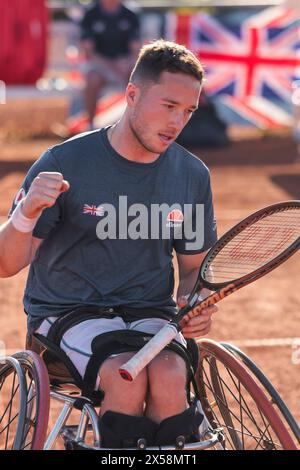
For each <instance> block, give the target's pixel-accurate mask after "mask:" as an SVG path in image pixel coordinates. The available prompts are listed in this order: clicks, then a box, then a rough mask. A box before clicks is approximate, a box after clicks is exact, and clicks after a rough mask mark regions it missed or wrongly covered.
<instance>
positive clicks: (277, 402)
mask: <svg viewBox="0 0 300 470" xmlns="http://www.w3.org/2000/svg"><path fill="white" fill-rule="evenodd" d="M221 345H222V346H224V347H225V348H226V349H228V351H230V352H232V353H233V354H234V355H235V356H236V357H237V358H239V359H240V360H241V361H242V362H243V364H244V365H245V366H246V367H247V369H248V370H249V371H250V372H251V373H252V374H253V376H254V377H255V379H256V380H257V381H258V383H259V385H260V387H263V390H264V392H265V393H266V395H267V396H268V398H269V401H270V402H271V403H272V405H273V406H276V407H277V408H278V410H279V411H280V413H281V415H282V417H283V418H284V420H285V421H286V423H287V424H288V426H289V428H290V429H291V431H292V432H293V434H294V436H295V438H296V439H297V441H298V443H299V444H300V428H299V426H298V424H297V422H296V420H295V418H294V417H293V415H292V413H291V412H290V410H289V409H288V407H287V405H286V404H285V402H284V401H283V399H282V398H281V396H280V395H279V393H278V392H277V390H276V388H275V387H274V386H273V385H272V383H271V382H270V380H269V379H268V377H267V376H266V375H265V374H264V373H263V371H262V370H261V369H260V368H259V367H258V366H257V364H255V362H254V361H252V359H250V357H249V356H247V354H245V353H244V352H243V351H241V350H240V349H239V348H238V347H237V346H235V345H233V344H230V343H221Z"/></svg>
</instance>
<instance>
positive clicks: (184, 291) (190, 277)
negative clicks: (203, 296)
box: [177, 268, 199, 298]
mask: <svg viewBox="0 0 300 470" xmlns="http://www.w3.org/2000/svg"><path fill="white" fill-rule="evenodd" d="M198 272H199V269H198V268H195V269H192V270H190V271H189V272H186V273H184V275H183V274H182V275H181V276H180V279H179V286H178V291H177V298H179V297H181V296H184V295H188V294H190V292H191V291H192V289H193V287H194V285H195V282H196V280H197V276H198Z"/></svg>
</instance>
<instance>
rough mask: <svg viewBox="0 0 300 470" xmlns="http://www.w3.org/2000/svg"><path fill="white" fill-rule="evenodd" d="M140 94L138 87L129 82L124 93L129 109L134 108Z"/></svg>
mask: <svg viewBox="0 0 300 470" xmlns="http://www.w3.org/2000/svg"><path fill="white" fill-rule="evenodd" d="M140 93H141V92H140V89H139V87H138V86H137V85H135V84H134V83H131V82H129V83H128V85H127V87H126V91H125V98H126V102H127V105H128V106H130V107H133V106H135V105H136V103H137V101H138V99H139V96H140Z"/></svg>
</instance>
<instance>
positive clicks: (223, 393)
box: [196, 339, 297, 450]
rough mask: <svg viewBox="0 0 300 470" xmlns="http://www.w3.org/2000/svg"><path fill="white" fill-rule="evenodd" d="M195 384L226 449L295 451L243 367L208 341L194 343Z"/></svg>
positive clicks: (280, 422)
mask: <svg viewBox="0 0 300 470" xmlns="http://www.w3.org/2000/svg"><path fill="white" fill-rule="evenodd" d="M198 346H199V352H200V364H199V368H198V371H197V374H196V381H197V384H198V387H199V391H200V397H201V401H202V407H203V410H204V412H205V414H206V416H207V418H208V420H209V421H210V423H211V425H212V427H213V428H219V427H221V428H223V430H224V433H225V436H226V442H225V446H226V449H234V450H279V449H297V446H296V444H295V442H294V440H293V438H292V437H291V434H290V433H289V431H288V429H287V427H286V425H285V424H284V423H283V421H282V420H281V418H280V416H279V414H278V413H277V411H276V410H275V409H274V407H273V406H272V404H271V403H270V401H269V399H268V397H267V396H266V394H265V393H264V392H263V390H262V389H261V388H260V387H259V385H258V384H257V382H256V381H255V380H254V379H253V377H252V376H251V374H250V373H249V372H248V371H247V369H246V367H245V366H244V365H243V364H242V363H241V362H240V361H239V360H238V359H237V358H236V357H235V356H234V355H233V354H232V353H231V352H229V351H228V350H227V349H225V348H224V347H223V346H221V345H220V344H218V343H216V342H215V341H212V340H207V339H201V340H199V341H198Z"/></svg>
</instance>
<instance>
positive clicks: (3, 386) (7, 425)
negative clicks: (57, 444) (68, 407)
mask: <svg viewBox="0 0 300 470" xmlns="http://www.w3.org/2000/svg"><path fill="white" fill-rule="evenodd" d="M49 400H50V391H49V378H48V373H47V369H46V367H45V365H44V363H43V361H42V359H41V358H40V357H39V356H38V355H37V354H36V353H34V352H32V351H21V352H19V353H16V354H14V355H13V356H11V357H6V358H4V359H2V360H1V363H0V449H1V450H3V449H5V450H9V449H14V450H17V449H32V450H39V449H42V448H43V445H44V441H45V438H46V433H47V425H48V418H49Z"/></svg>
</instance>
